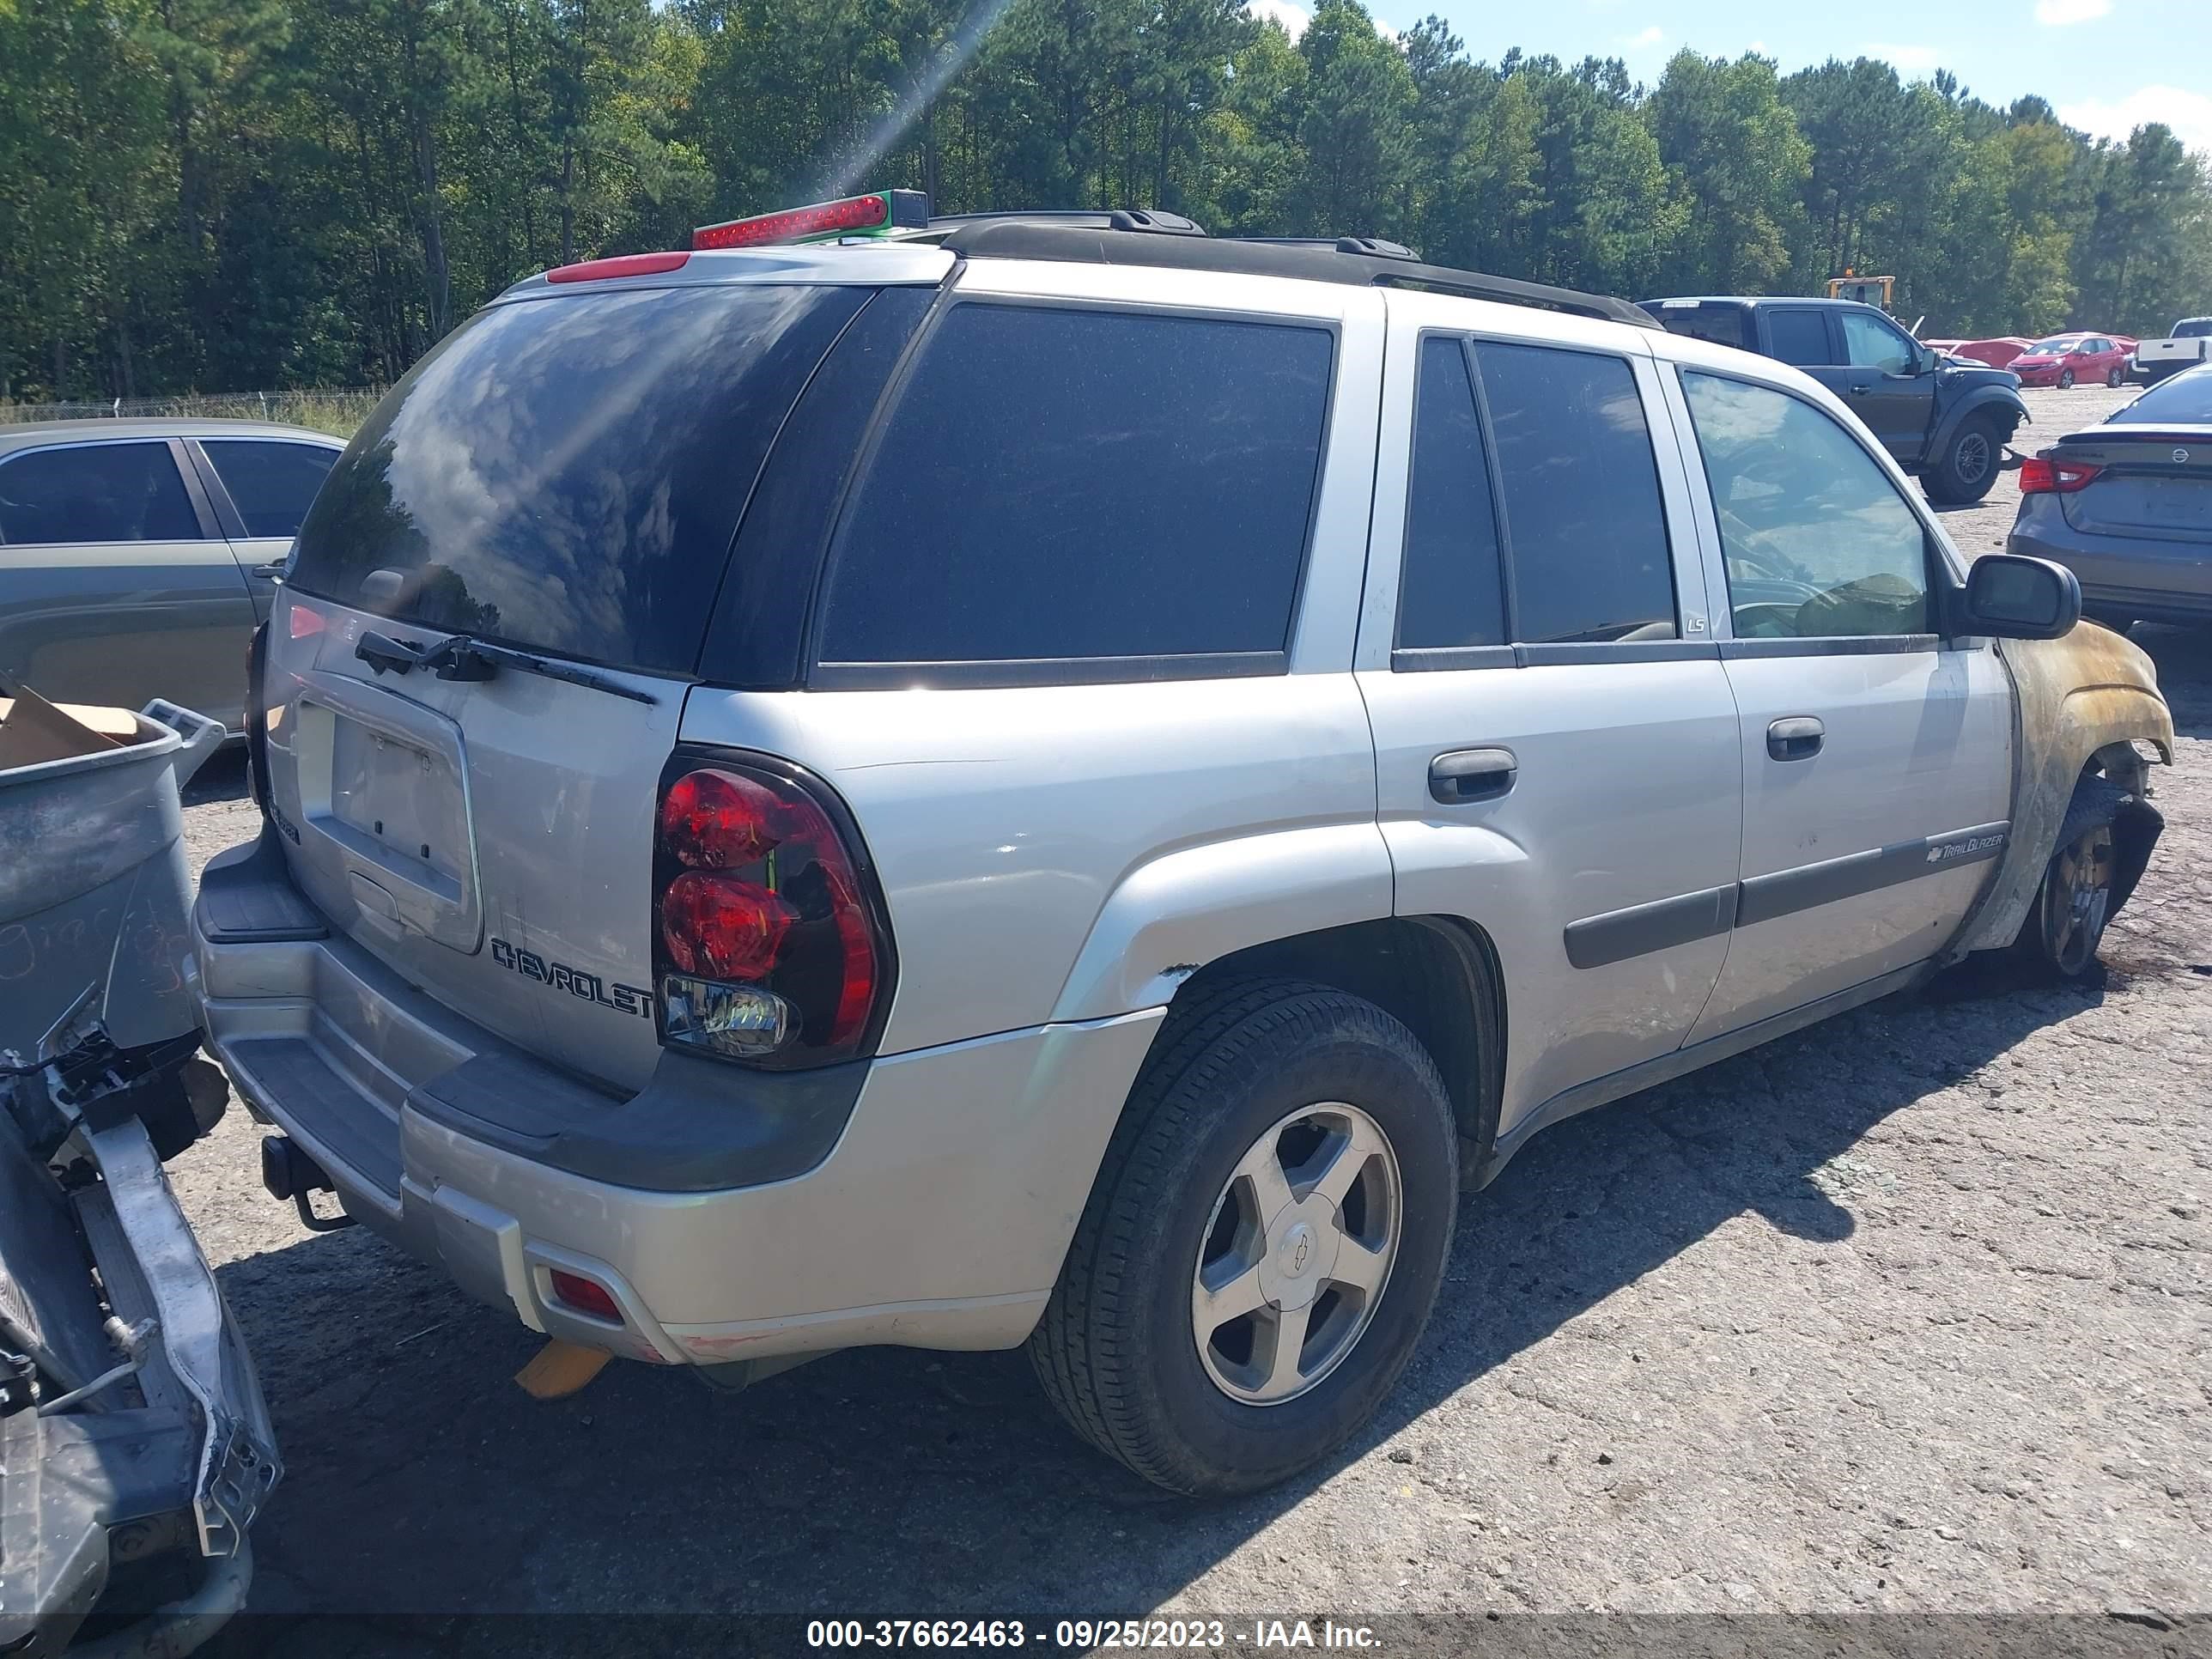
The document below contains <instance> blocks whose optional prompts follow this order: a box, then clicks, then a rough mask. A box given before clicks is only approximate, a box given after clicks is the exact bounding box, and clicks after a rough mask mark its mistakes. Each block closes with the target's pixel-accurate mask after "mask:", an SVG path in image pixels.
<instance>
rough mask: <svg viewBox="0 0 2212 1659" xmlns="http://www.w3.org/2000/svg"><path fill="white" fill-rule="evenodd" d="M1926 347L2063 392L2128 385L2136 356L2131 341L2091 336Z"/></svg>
mask: <svg viewBox="0 0 2212 1659" xmlns="http://www.w3.org/2000/svg"><path fill="white" fill-rule="evenodd" d="M1923 343H1924V344H1927V345H1930V346H1933V347H1934V348H1935V349H1936V350H1938V351H1941V352H1942V353H1944V354H1946V355H1947V356H1952V357H1959V358H1965V359H1966V360H1968V361H1970V362H1978V363H1983V364H1986V365H1987V366H1988V367H1990V368H2002V369H2008V370H2010V371H2011V372H2012V373H2013V374H2017V375H2018V376H2019V377H2020V383H2021V385H2022V386H2060V387H2070V386H2079V385H2081V384H2083V383H2084V382H2088V383H2094V382H2097V381H2102V382H2103V383H2104V384H2105V385H2106V386H2124V385H2125V384H2126V383H2127V380H2128V376H2129V374H2130V372H2131V370H2132V368H2133V367H2134V362H2135V352H2136V342H2135V340H2134V338H2133V337H2131V336H2129V335H2125V334H2096V333H2092V332H2088V331H2076V332H2073V333H2067V334H2053V335H2049V336H2047V337H2045V338H2043V339H2040V340H2031V339H2028V338H2027V337H2025V336H2023V335H2018V334H2002V335H1996V336H1994V337H1990V338H1989V339H1984V340H1944V339H1929V340H1926V341H1924V342H1923Z"/></svg>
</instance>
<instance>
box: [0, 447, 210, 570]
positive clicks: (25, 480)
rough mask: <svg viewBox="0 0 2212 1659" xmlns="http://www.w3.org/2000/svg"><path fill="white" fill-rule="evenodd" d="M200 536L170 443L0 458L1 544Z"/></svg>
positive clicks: (44, 451)
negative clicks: (7, 459)
mask: <svg viewBox="0 0 2212 1659" xmlns="http://www.w3.org/2000/svg"><path fill="white" fill-rule="evenodd" d="M199 537H200V521H199V516H198V514H197V513H194V512H193V511H192V504H191V497H189V496H187V495H185V482H184V480H183V479H182V478H180V477H178V476H177V463H176V461H175V459H173V457H172V456H171V455H170V453H169V447H168V445H167V444H165V443H143V444H76V445H71V446H70V447H68V448H65V449H40V450H34V451H33V452H32V453H30V454H27V455H18V456H16V457H15V459H13V460H9V461H5V462H0V542H7V543H10V544H14V545H16V546H23V545H27V544H37V543H42V542H43V543H54V542H62V543H82V542H189V541H197V540H198V539H199Z"/></svg>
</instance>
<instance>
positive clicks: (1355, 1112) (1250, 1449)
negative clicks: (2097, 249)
mask: <svg viewBox="0 0 2212 1659" xmlns="http://www.w3.org/2000/svg"><path fill="white" fill-rule="evenodd" d="M1337 1188H1342V1192H1341V1194H1338V1192H1337V1191H1336V1189H1337ZM1301 1191H1303V1192H1304V1194H1305V1195H1304V1197H1303V1198H1301V1197H1300V1194H1301ZM1458 1192H1459V1137H1458V1133H1457V1130H1456V1127H1455V1122H1454V1119H1453V1116H1452V1109H1451V1102H1450V1098H1449V1096H1448V1095H1447V1093H1446V1092H1445V1090H1444V1086H1443V1079H1442V1078H1441V1077H1440V1076H1439V1075H1438V1073H1437V1067H1436V1063H1435V1062H1434V1060H1431V1058H1430V1056H1429V1054H1428V1051H1427V1050H1426V1049H1425V1048H1422V1046H1421V1044H1420V1043H1419V1041H1418V1040H1417V1039H1416V1038H1415V1037H1414V1036H1413V1033H1412V1032H1411V1031H1409V1030H1407V1029H1406V1027H1405V1026H1404V1025H1402V1024H1400V1023H1399V1022H1398V1021H1397V1020H1395V1019H1394V1018H1391V1016H1390V1015H1389V1014H1387V1013H1385V1012H1383V1010H1382V1009H1380V1008H1378V1007H1376V1006H1375V1005H1374V1004H1373V1003H1370V1002H1367V1001H1365V1000H1362V999H1360V998H1358V997H1354V996H1350V995H1347V994H1345V993H1343V992H1340V991H1335V990H1331V989H1328V988H1327V987H1322V986H1316V985H1309V984H1303V983H1299V982H1297V981H1285V980H1247V981H1237V982H1233V983H1230V984H1226V985H1224V986H1221V987H1217V988H1216V989H1214V990H1212V992H1210V993H1206V994H1204V995H1202V996H1201V998H1200V1000H1198V1001H1197V1002H1195V1003H1194V1005H1192V1006H1188V1007H1183V1006H1178V1007H1176V1008H1175V1009H1173V1010H1171V1011H1170V1013H1169V1015H1168V1023H1167V1024H1166V1025H1165V1026H1164V1028H1163V1030H1161V1032H1160V1035H1159V1036H1158V1039H1157V1040H1156V1041H1155V1042H1154V1043H1153V1047H1152V1055H1151V1057H1150V1058H1149V1059H1148V1060H1146V1064H1145V1069H1144V1071H1143V1072H1142V1073H1140V1074H1139V1077H1138V1079H1137V1083H1136V1085H1135V1087H1134V1088H1133V1090H1132V1091H1130V1096H1129V1101H1128V1104H1127V1107H1126V1108H1124V1109H1123V1112H1122V1115H1121V1122H1120V1124H1119V1125H1118V1126H1117V1127H1116V1128H1115V1133H1114V1138H1113V1140H1112V1142H1111V1144H1110V1145H1109V1146H1108V1148H1107V1152H1106V1156H1105V1158H1104V1160H1103V1164H1101V1167H1100V1169H1099V1172H1098V1178H1097V1182H1096V1183H1095V1184H1094V1185H1093V1187H1092V1188H1091V1199H1090V1202H1089V1203H1088V1204H1087V1205H1086V1206H1085V1210H1084V1213H1083V1218H1082V1221H1081V1222H1080V1223H1079V1225H1078V1226H1077V1228H1076V1232H1075V1239H1074V1242H1073V1244H1072V1245H1071V1246H1070V1248H1069V1250H1068V1255H1067V1261H1066V1265H1065V1266H1064V1267H1062V1269H1061V1271H1060V1283H1059V1284H1058V1285H1056V1286H1055V1287H1054V1291H1053V1293H1052V1299H1051V1301H1050V1302H1049V1304H1048V1305H1047V1307H1046V1310H1045V1316H1044V1319H1043V1321H1042V1323H1040V1324H1039V1325H1038V1327H1037V1328H1036V1332H1035V1333H1034V1334H1032V1335H1031V1336H1030V1344H1029V1349H1030V1361H1031V1363H1032V1364H1033V1365H1034V1366H1035V1367H1036V1374H1037V1377H1038V1380H1039V1381H1040V1382H1041V1383H1042V1384H1043V1387H1044V1391H1045V1394H1046V1395H1047V1396H1048V1398H1049V1399H1050V1400H1051V1401H1052V1403H1053V1405H1054V1407H1055V1408H1056V1409H1057V1410H1058V1411H1059V1412H1060V1415H1061V1416H1063V1417H1065V1418H1066V1419H1067V1421H1068V1423H1069V1425H1071V1426H1073V1428H1074V1430H1075V1431H1076V1432H1077V1433H1079V1434H1080V1435H1081V1436H1083V1437H1084V1438H1085V1439H1086V1440H1088V1441H1090V1442H1091V1444H1093V1445H1095V1446H1097V1448H1098V1449H1100V1450H1101V1451H1103V1452H1105V1453H1106V1454H1108V1455H1109V1456H1112V1457H1115V1458H1118V1459H1119V1460H1120V1461H1121V1462H1123V1463H1125V1464H1127V1466H1128V1467H1129V1468H1131V1469H1133V1470H1134V1471H1135V1472H1136V1473H1137V1474H1140V1475H1143V1476H1144V1477H1145V1478H1146V1480H1151V1481H1152V1482H1154V1483H1156V1484H1157V1485H1159V1486H1165V1487H1167V1488H1168V1489H1169V1490H1170V1491H1173V1492H1185V1493H1190V1494H1193V1495H1225V1494H1229V1493H1235V1492H1255V1491H1257V1490H1259V1489H1260V1488H1261V1487H1264V1486H1273V1485H1274V1484H1275V1483H1276V1482H1277V1481H1279V1480H1285V1479H1287V1478H1288V1477H1290V1476H1291V1475H1293V1474H1297V1472H1298V1471H1299V1470H1301V1469H1303V1468H1307V1467H1308V1466H1309V1465H1310V1464H1313V1463H1315V1462H1318V1461H1319V1460H1321V1459H1322V1458H1323V1457H1326V1456H1327V1455H1328V1454H1329V1453H1330V1452H1332V1451H1334V1449H1336V1448H1337V1447H1338V1446H1340V1445H1341V1444H1342V1443H1344V1442H1345V1441H1346V1439H1348V1438H1349V1437H1351V1436H1352V1434H1354V1433H1355V1432H1357V1431H1358V1429H1359V1428H1360V1426H1361V1425H1363V1424H1364V1423H1365V1422H1366V1421H1367V1419H1369V1418H1370V1416H1372V1415H1373V1414H1374V1412H1375V1410H1376V1407H1377V1406H1379V1405H1380V1404H1381V1403H1382V1401H1383V1398H1384V1396H1385V1395H1388V1394H1389V1392H1390V1389H1391V1388H1392V1387H1393V1386H1394V1385H1395V1383H1396V1382H1397V1380H1398V1376H1399V1374H1400V1372H1401V1371H1402V1370H1404V1369H1405V1366H1406V1362H1407V1359H1408V1358H1411V1357H1412V1354H1413V1348H1414V1346H1415V1344H1416V1343H1418V1342H1419V1340H1420V1336H1421V1332H1422V1330H1423V1328H1425V1326H1426V1325H1427V1323H1428V1319H1429V1312H1430V1310H1431V1308H1432V1307H1433V1306H1434V1304H1435V1302H1436V1296H1437V1286H1438V1285H1440V1284H1441V1283H1442V1282H1443V1269H1444V1261H1445V1258H1446V1256H1447V1255H1449V1251H1450V1248H1451V1235H1452V1226H1453V1222H1454V1220H1455V1215H1456V1210H1457V1204H1458ZM1309 1212H1310V1213H1309ZM1355 1251H1356V1252H1360V1253H1361V1254H1359V1255H1352V1254H1348V1253H1350V1252H1355ZM1369 1287H1371V1288H1369ZM1247 1304H1249V1305H1247ZM1234 1309H1242V1311H1230V1310H1234Z"/></svg>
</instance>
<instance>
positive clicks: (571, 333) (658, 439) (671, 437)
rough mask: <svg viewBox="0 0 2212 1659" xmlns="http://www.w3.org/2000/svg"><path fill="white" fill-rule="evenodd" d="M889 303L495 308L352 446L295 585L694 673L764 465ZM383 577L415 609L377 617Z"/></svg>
mask: <svg viewBox="0 0 2212 1659" xmlns="http://www.w3.org/2000/svg"><path fill="white" fill-rule="evenodd" d="M871 293H872V290H871V289H864V288H839V287H828V286H815V287H798V286H781V287H740V286H737V285H714V286H692V287H676V288H665V289H651V288H648V289H623V290H607V291H599V292H592V291H588V290H587V291H584V292H579V293H572V294H564V295H559V296H557V297H555V298H550V299H532V300H525V301H511V302H509V303H507V304H505V305H497V306H494V307H490V308H489V310H486V311H484V312H482V313H478V314H477V317H476V318H475V319H473V320H471V322H469V323H468V324H467V325H465V326H464V327H462V328H460V329H459V330H457V331H454V332H453V334H452V335H450V336H448V337H447V339H446V340H445V342H444V343H442V344H441V345H440V346H439V347H438V349H436V350H435V351H434V352H432V353H431V354H430V355H429V356H428V357H426V358H424V359H423V360H422V362H420V363H418V364H416V366H415V368H413V369H411V370H410V371H409V373H408V374H407V376H406V378H405V379H404V380H401V381H400V383H399V384H398V386H396V387H394V388H393V389H392V392H391V393H390V395H389V396H387V397H386V398H385V400H384V401H383V403H381V404H379V405H378V406H377V410H376V412H375V414H374V415H373V416H370V417H369V420H368V424H367V425H365V426H364V427H362V429H361V431H360V432H359V434H357V435H356V436H355V438H354V441H353V442H352V443H351V444H350V445H349V447H347V450H346V453H345V454H344V456H343V459H341V460H340V461H339V462H338V464H337V466H336V467H335V468H334V469H332V471H331V476H330V479H329V481H328V482H327V483H325V485H324V487H323V489H322V493H321V494H320V495H318V496H317V497H316V498H315V504H314V506H313V508H312V509H311V510H310V511H309V512H308V514H307V521H306V523H304V524H303V525H302V526H301V529H300V542H299V549H298V553H297V556H296V558H295V563H294V567H293V574H292V576H291V583H292V586H295V587H296V588H299V589H301V591H303V592H307V593H311V594H318V595H320V596H321V597H323V598H325V599H335V600H337V601H338V602H339V603H341V604H345V605H363V606H364V608H366V609H370V610H374V611H380V612H382V613H383V614H385V615H387V616H391V617H395V618H396V619H398V620H399V621H402V622H410V623H416V624H418V625H420V626H422V627H425V628H434V629H452V630H454V631H457V632H463V633H468V634H471V635H477V636H478V637H480V638H484V639H489V640H495V641H505V642H507V643H510V644H514V645H520V646H526V647H533V648H535V649H538V650H542V651H546V652H550V653H556V654H559V655H563V656H569V657H575V658H580V659H585V660H587V661H594V662H603V663H609V664H612V665H617V666H622V667H633V668H641V669H645V670H648V671H659V672H665V673H681V674H689V673H690V672H691V671H693V670H694V668H695V666H696V664H697V661H698V658H699V652H700V646H701V642H702V640H703V638H704V637H705V635H706V631H707V623H708V616H709V613H710V612H711V611H712V610H713V607H714V595H715V592H716V590H717V589H718V588H719V587H720V585H721V582H722V576H723V570H724V567H725V565H726V563H727V562H728V556H729V550H730V544H731V538H732V533H733V532H735V530H736V528H737V525H738V515H739V514H740V513H742V512H743V511H744V506H745V501H746V499H747V497H748V496H749V495H750V493H751V490H752V487H753V480H754V478H755V477H756V476H757V474H758V473H759V471H760V469H761V462H762V459H763V457H764V456H765V455H766V454H767V453H768V449H769V444H770V443H771V442H772V441H774V440H775V435H776V433H777V430H778V428H780V427H781V425H782V423H783V420H784V417H785V416H786V415H787V414H788V413H789V412H790V410H791V406H792V404H793V402H794V401H795V400H796V399H797V398H798V396H799V392H800V389H801V388H802V387H804V386H805V384H806V381H807V377H808V376H809V375H810V374H812V373H813V372H814V368H815V366H816V365H817V363H819V362H821V361H822V358H823V354H824V353H825V352H827V351H828V350H829V347H830V345H831V344H832V343H834V342H835V341H836V338H837V337H838V335H839V333H840V331H842V329H843V328H844V327H845V325H847V324H848V323H849V322H851V321H852V319H853V318H854V314H855V313H857V312H859V311H860V308H861V307H862V306H864V305H865V304H866V302H867V301H868V299H869V297H870V295H871ZM379 571H393V572H397V573H398V574H399V576H400V579H401V580H400V582H399V585H398V595H397V597H396V598H380V599H378V600H377V601H376V602H374V603H371V602H370V600H369V597H368V594H365V593H364V590H363V587H362V579H363V578H364V577H367V576H368V575H370V574H372V573H374V572H379ZM388 580H389V579H388V578H386V579H383V580H381V581H380V583H379V584H377V585H376V587H379V588H380V587H381V586H384V585H385V583H386V582H388ZM370 591H371V592H375V591H376V588H372V589H371V590H370Z"/></svg>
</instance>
